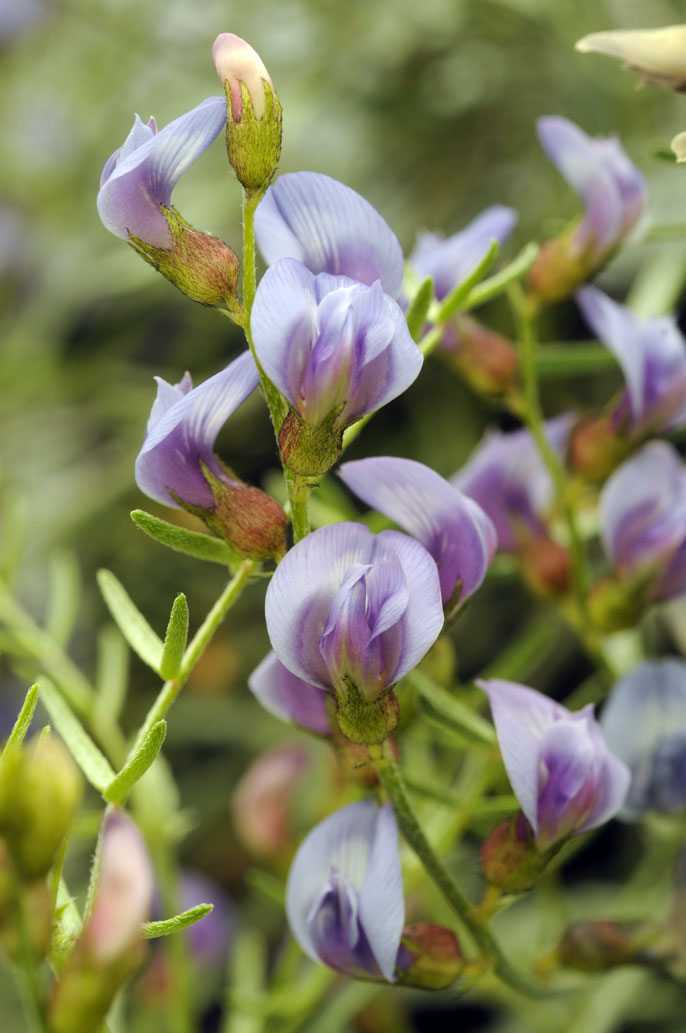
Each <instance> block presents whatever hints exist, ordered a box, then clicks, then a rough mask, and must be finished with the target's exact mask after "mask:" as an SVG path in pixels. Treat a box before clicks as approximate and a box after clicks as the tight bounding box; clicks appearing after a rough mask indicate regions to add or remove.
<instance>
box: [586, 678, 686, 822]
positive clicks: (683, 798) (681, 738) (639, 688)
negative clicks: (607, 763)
mask: <svg viewBox="0 0 686 1033" xmlns="http://www.w3.org/2000/svg"><path fill="white" fill-rule="evenodd" d="M600 725H601V727H602V729H603V734H604V735H605V739H606V741H607V744H608V746H609V747H610V749H611V750H612V752H613V753H614V754H616V756H618V757H620V758H621V760H623V761H624V762H625V763H626V764H627V765H628V766H629V769H630V771H631V788H630V789H629V795H628V796H627V798H626V801H625V803H624V806H623V808H622V810H621V811H620V817H623V818H626V819H627V820H629V821H631V820H636V819H638V818H640V817H641V816H642V815H643V814H644V813H645V812H646V811H658V812H660V813H662V814H684V813H686V662H685V661H683V660H660V661H657V662H655V661H647V662H646V663H642V664H641V665H640V666H639V667H637V668H635V670H633V671H631V672H630V673H629V674H627V675H626V676H625V677H624V678H622V680H621V681H620V682H618V683H617V685H615V687H614V688H613V690H612V692H611V693H610V696H609V699H608V701H607V703H606V705H605V708H604V710H603V713H602V716H601V718H600Z"/></svg>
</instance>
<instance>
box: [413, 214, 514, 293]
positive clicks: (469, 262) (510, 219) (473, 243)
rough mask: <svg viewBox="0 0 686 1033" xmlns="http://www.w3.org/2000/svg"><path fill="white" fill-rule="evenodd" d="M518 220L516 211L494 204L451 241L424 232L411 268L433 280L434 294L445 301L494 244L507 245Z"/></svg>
mask: <svg viewBox="0 0 686 1033" xmlns="http://www.w3.org/2000/svg"><path fill="white" fill-rule="evenodd" d="M516 221H517V213H516V212H515V211H514V209H512V208H506V207H505V206H504V205H493V206H492V207H491V208H487V209H486V210H485V211H483V212H482V213H481V214H480V215H478V216H477V217H476V219H474V220H473V221H472V222H470V224H469V225H468V226H466V227H465V229H463V230H461V231H460V232H459V233H454V234H453V235H452V236H451V237H448V238H447V239H446V238H444V237H442V236H439V235H438V234H436V233H420V234H419V236H418V238H417V243H416V244H415V247H414V251H413V252H412V254H411V255H410V259H409V261H410V265H411V266H413V267H414V268H415V269H416V270H417V272H418V273H419V275H420V276H422V277H427V276H430V277H431V278H432V280H433V281H434V293H435V295H436V297H437V298H438V300H439V301H442V300H443V298H445V297H446V296H447V295H448V294H450V292H451V291H452V290H453V288H454V287H456V286H457V285H458V284H459V283H461V282H462V281H463V280H464V279H466V278H467V276H469V274H470V273H471V272H472V271H473V270H474V269H475V268H476V266H477V265H478V264H479V262H480V261H481V259H482V258H484V257H485V255H486V252H487V251H488V249H489V247H490V245H491V241H493V240H497V241H498V243H499V244H500V245H502V244H504V243H505V241H506V240H507V238H508V237H509V235H510V233H511V232H512V230H513V228H514V225H515V223H516Z"/></svg>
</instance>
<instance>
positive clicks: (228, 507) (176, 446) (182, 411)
mask: <svg viewBox="0 0 686 1033" xmlns="http://www.w3.org/2000/svg"><path fill="white" fill-rule="evenodd" d="M258 379H259V378H258V374H257V368H256V366H255V362H254V360H253V358H252V356H251V355H250V352H244V354H243V355H239V356H238V358H237V359H234V360H233V362H230V363H229V365H228V366H227V367H226V368H225V369H223V370H222V371H221V373H216V374H215V375H214V376H213V377H210V378H209V379H208V380H206V381H204V383H202V384H200V385H199V386H198V387H196V388H193V387H192V384H191V378H190V375H189V374H188V373H186V374H185V376H184V377H183V379H182V380H181V381H179V383H178V384H175V385H172V384H168V383H167V382H166V381H165V380H162V379H161V378H160V377H158V378H157V398H156V400H155V403H154V405H153V407H152V411H151V413H150V418H149V420H148V426H147V431H146V437H145V441H144V443H143V447H142V448H141V450H140V452H139V454H138V457H137V459H136V483H137V485H138V487H139V488H140V489H141V491H143V492H144V493H145V494H146V495H148V496H149V497H150V498H152V499H155V501H156V502H161V503H162V504H163V505H165V506H177V507H183V508H186V509H189V510H190V511H191V512H194V513H196V514H197V515H199V516H201V517H202V519H204V520H205V522H206V523H207V524H208V526H209V527H210V528H211V529H212V530H213V531H215V532H216V533H218V534H220V535H221V536H222V537H224V538H225V539H226V540H227V541H228V542H229V544H230V545H232V546H233V548H235V549H236V550H237V551H239V552H241V553H242V554H244V555H246V556H253V557H255V558H264V557H267V556H271V555H279V554H280V553H281V552H282V551H283V550H284V548H285V526H286V518H285V515H284V513H283V510H282V509H281V507H280V506H279V505H278V504H277V503H276V502H275V501H274V500H273V499H272V498H270V497H269V496H268V495H266V494H265V493H264V492H262V491H260V490H259V489H258V488H253V487H251V486H249V485H246V484H244V483H243V482H242V481H241V480H239V479H238V478H237V477H236V476H235V475H234V474H233V473H232V472H231V471H230V470H228V469H227V467H225V466H224V465H223V464H222V463H221V462H220V460H219V459H218V458H217V456H216V455H215V454H214V442H215V439H216V437H217V435H218V433H219V431H220V430H221V428H222V427H223V425H224V424H225V423H226V421H227V420H228V418H229V417H230V416H231V415H232V414H233V413H234V412H235V411H236V409H237V408H238V407H239V406H240V405H242V404H243V402H244V401H245V399H246V398H247V397H248V395H250V394H251V393H252V391H254V389H255V387H256V386H257V383H258Z"/></svg>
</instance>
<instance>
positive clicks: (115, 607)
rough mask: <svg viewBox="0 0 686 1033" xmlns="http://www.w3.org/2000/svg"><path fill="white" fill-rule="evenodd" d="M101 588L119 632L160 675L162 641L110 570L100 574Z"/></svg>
mask: <svg viewBox="0 0 686 1033" xmlns="http://www.w3.org/2000/svg"><path fill="white" fill-rule="evenodd" d="M98 586H99V588H100V591H101V592H102V596H103V599H104V600H105V603H106V604H107V608H108V609H109V611H110V613H111V614H112V616H113V617H114V619H115V621H116V622H117V624H118V626H119V630H120V631H121V633H122V635H123V636H124V638H125V639H126V641H127V642H128V643H129V645H130V646H131V648H132V649H133V651H134V653H137V654H138V656H139V657H140V658H141V660H142V661H143V663H146V664H147V665H148V667H152V669H153V671H155V672H156V673H159V670H160V662H161V660H162V642H161V641H160V638H159V636H158V635H156V634H155V632H154V631H153V630H152V628H151V627H150V625H149V624H148V622H147V621H146V619H145V617H144V616H143V614H142V613H141V612H140V610H139V609H138V607H137V606H136V604H135V603H134V602H133V600H132V599H131V598H130V596H129V594H128V592H127V591H126V589H125V588H124V586H123V585H122V584H121V582H120V581H119V580H118V579H117V578H116V577H115V576H114V574H113V573H112V572H111V571H110V570H99V571H98Z"/></svg>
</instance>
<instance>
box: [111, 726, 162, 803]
mask: <svg viewBox="0 0 686 1033" xmlns="http://www.w3.org/2000/svg"><path fill="white" fill-rule="evenodd" d="M166 734H167V722H166V721H158V722H157V724H154V725H153V726H152V728H151V729H150V731H149V732H148V734H147V735H146V736H145V738H144V739H143V741H142V743H141V744H140V746H139V747H138V749H137V750H136V752H135V753H134V755H133V756H132V757H131V760H129V761H127V762H126V764H125V765H124V767H123V768H122V769H121V771H120V772H119V774H118V775H116V776H115V777H114V778H113V779H112V781H111V782H110V784H109V785H108V786H107V788H106V789H105V791H104V792H103V794H102V795H103V796H104V797H105V799H106V800H107V801H108V803H122V802H123V800H124V799H125V798H126V796H127V794H128V793H129V791H130V790H131V789H132V787H133V786H134V785H135V784H136V782H138V780H139V779H140V778H142V777H143V775H144V774H145V772H146V771H147V770H148V768H149V767H150V765H151V764H152V762H153V761H154V760H155V758H156V757H157V754H158V753H159V752H160V750H161V749H162V743H163V742H164V737H165V735H166Z"/></svg>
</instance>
